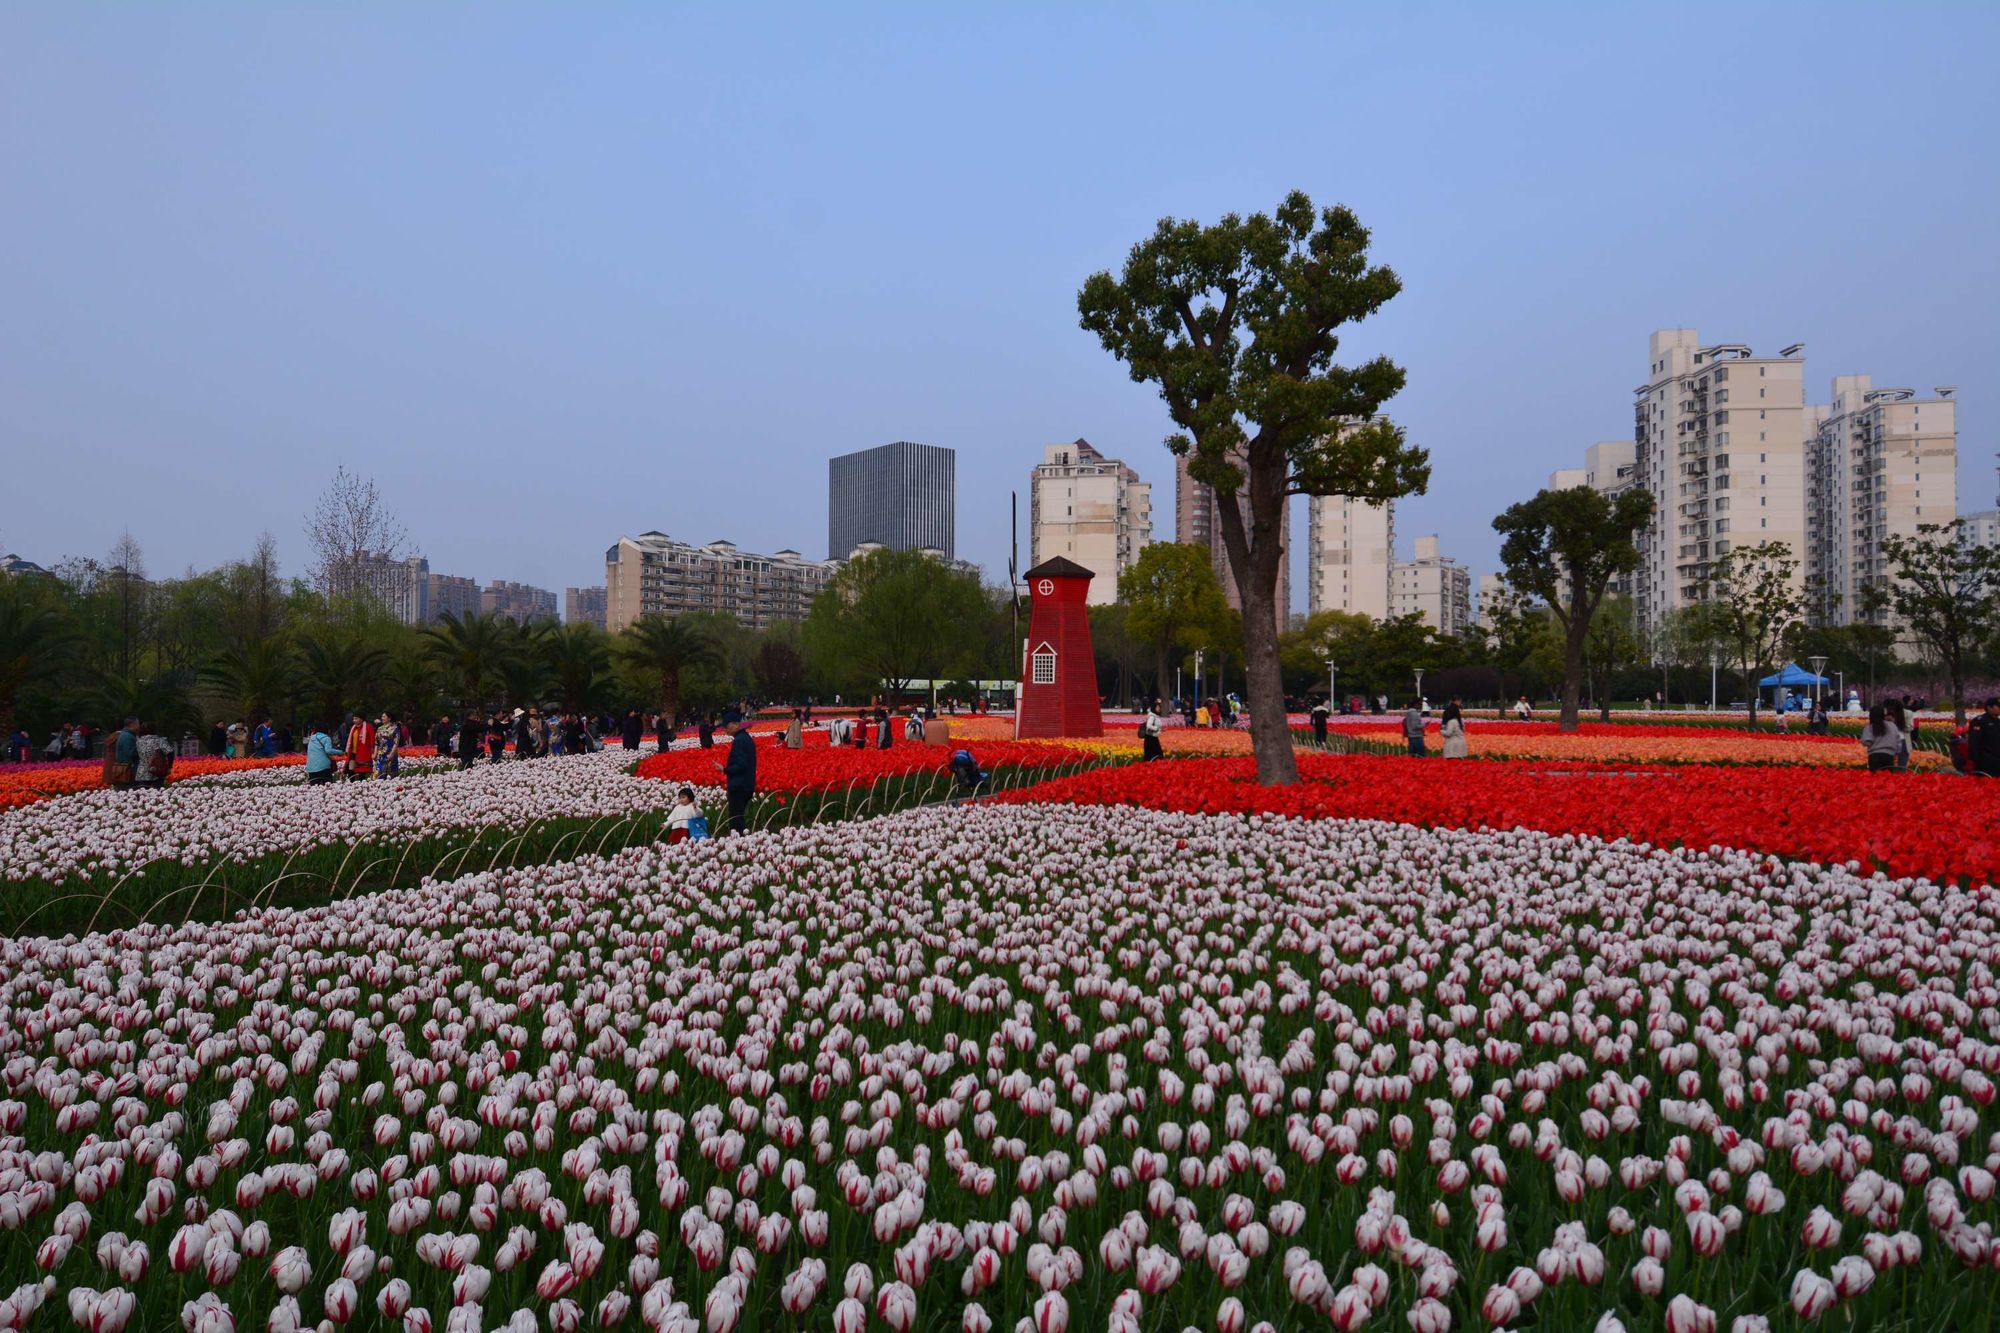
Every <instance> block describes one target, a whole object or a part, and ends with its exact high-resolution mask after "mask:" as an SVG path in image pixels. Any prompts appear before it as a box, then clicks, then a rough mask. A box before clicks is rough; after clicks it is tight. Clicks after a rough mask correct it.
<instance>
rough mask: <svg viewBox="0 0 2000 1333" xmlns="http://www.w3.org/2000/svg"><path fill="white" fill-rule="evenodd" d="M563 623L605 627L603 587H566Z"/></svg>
mask: <svg viewBox="0 0 2000 1333" xmlns="http://www.w3.org/2000/svg"><path fill="white" fill-rule="evenodd" d="M563 624H565V625H595V626H597V628H599V629H603V628H604V589H603V588H564V589H563Z"/></svg>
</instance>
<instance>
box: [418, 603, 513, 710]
mask: <svg viewBox="0 0 2000 1333" xmlns="http://www.w3.org/2000/svg"><path fill="white" fill-rule="evenodd" d="M424 647H425V649H426V651H428V652H429V653H430V655H431V659H432V660H433V661H435V662H436V663H437V664H438V666H440V667H441V668H443V670H444V672H445V675H446V676H447V677H448V678H449V680H450V681H451V684H452V685H453V687H455V688H456V689H458V691H459V701H460V702H461V703H463V704H465V705H467V706H468V707H474V708H477V707H482V706H483V705H484V704H485V703H486V689H487V686H488V685H489V684H490V683H491V682H493V681H494V680H496V679H498V678H499V677H500V675H501V673H502V672H503V671H504V670H505V669H506V666H507V663H508V662H509V661H510V660H512V658H513V657H514V655H515V653H516V652H517V651H519V648H520V634H519V630H518V629H517V627H516V626H515V625H514V623H513V622H512V621H510V620H508V619H507V618H506V617H504V616H501V615H497V614H494V613H492V612H483V613H479V614H470V615H467V616H465V617H464V618H462V619H461V618H460V617H458V616H454V615H449V614H447V615H446V616H444V617H443V618H442V619H441V620H439V621H438V622H437V624H435V625H431V626H429V627H428V628H426V629H425V630H424Z"/></svg>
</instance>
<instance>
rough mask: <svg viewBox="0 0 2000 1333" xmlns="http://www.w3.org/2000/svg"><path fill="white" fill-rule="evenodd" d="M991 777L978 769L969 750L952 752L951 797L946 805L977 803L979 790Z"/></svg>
mask: <svg viewBox="0 0 2000 1333" xmlns="http://www.w3.org/2000/svg"><path fill="white" fill-rule="evenodd" d="M989 776H991V775H990V774H988V773H987V772H986V771H985V770H984V769H982V768H980V766H979V761H978V760H976V759H974V758H973V757H972V751H970V750H954V751H953V752H952V756H951V778H952V785H951V795H950V796H949V797H948V798H946V803H947V804H950V805H957V804H958V803H959V802H960V801H971V802H973V803H975V804H977V803H978V801H979V792H980V789H981V788H983V787H984V786H985V785H986V780H987V778H988V777H989Z"/></svg>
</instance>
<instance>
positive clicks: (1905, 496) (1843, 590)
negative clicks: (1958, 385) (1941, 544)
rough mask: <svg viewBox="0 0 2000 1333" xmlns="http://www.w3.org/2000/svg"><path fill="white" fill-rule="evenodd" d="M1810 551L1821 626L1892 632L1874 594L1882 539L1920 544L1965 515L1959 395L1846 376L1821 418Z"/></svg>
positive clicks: (1815, 443)
mask: <svg viewBox="0 0 2000 1333" xmlns="http://www.w3.org/2000/svg"><path fill="white" fill-rule="evenodd" d="M1816 413H1817V422H1816V425H1817V429H1816V430H1815V431H1814V433H1813V439H1812V444H1811V450H1812V473H1811V480H1810V501H1811V508H1812V523H1811V537H1810V542H1809V544H1808V546H1807V548H1806V552H1805V563H1806V573H1807V578H1808V585H1807V586H1808V591H1809V600H1810V601H1811V602H1812V609H1813V615H1814V618H1815V619H1816V620H1818V621H1819V622H1820V623H1822V624H1829V625H1847V624H1853V623H1855V622H1858V621H1871V622H1873V623H1875V624H1887V623H1888V616H1887V612H1886V611H1881V610H1876V611H1873V612H1871V611H1870V610H1869V608H1868V606H1867V604H1866V603H1867V594H1868V590H1869V589H1870V588H1871V587H1874V586H1877V585H1879V584H1883V583H1885V582H1887V580H1888V567H1887V564H1886V562H1885V561H1884V559H1883V556H1882V540H1883V538H1885V537H1889V536H1891V535H1894V536H1901V537H1914V536H1915V535H1916V531H1917V528H1918V527H1919V526H1920V525H1922V524H1925V523H1949V522H1951V521H1952V519H1953V518H1955V517H1957V514H1958V404H1957V402H1956V400H1955V398H1954V397H1953V391H1952V390H1951V389H1950V388H1940V389H1938V390H1937V391H1936V396H1934V397H1930V398H1919V397H1918V396H1917V394H1916V392H1915V390H1912V389H1878V388H1876V387H1874V382H1873V380H1872V379H1871V378H1870V377H1869V376H1867V375H1837V376H1835V377H1834V381H1833V402H1832V403H1831V404H1830V405H1829V406H1827V407H1824V408H1819V409H1816Z"/></svg>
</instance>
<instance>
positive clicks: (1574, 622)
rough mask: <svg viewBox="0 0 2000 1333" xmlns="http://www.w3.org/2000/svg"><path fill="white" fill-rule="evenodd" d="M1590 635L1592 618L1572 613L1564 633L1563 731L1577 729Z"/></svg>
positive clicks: (1561, 725) (1561, 727) (1559, 725)
mask: <svg viewBox="0 0 2000 1333" xmlns="http://www.w3.org/2000/svg"><path fill="white" fill-rule="evenodd" d="M1589 633H1590V617H1589V616H1586V615H1582V614H1579V613H1578V612H1576V611H1571V612H1570V617H1569V624H1568V625H1567V626H1566V627H1565V628H1564V631H1563V697H1562V717H1561V720H1560V721H1559V722H1558V723H1557V726H1558V727H1559V728H1560V729H1561V730H1563V731H1575V730H1576V728H1577V723H1578V720H1579V719H1578V710H1579V708H1580V707H1581V704H1582V698H1583V641H1584V636H1585V635H1587V634H1589Z"/></svg>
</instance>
